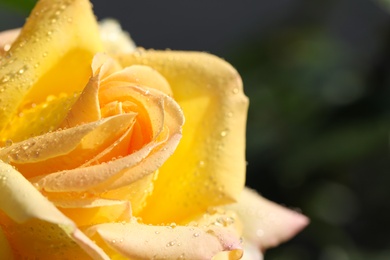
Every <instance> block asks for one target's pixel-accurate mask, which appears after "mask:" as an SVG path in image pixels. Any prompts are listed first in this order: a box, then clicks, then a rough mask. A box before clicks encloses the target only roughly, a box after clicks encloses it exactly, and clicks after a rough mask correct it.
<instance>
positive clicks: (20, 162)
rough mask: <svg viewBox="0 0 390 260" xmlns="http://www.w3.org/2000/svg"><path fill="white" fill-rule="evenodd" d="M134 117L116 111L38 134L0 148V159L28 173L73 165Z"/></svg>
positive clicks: (107, 142) (112, 137)
mask: <svg viewBox="0 0 390 260" xmlns="http://www.w3.org/2000/svg"><path fill="white" fill-rule="evenodd" d="M134 117H135V115H134V114H123V115H117V116H113V117H110V118H106V119H102V120H100V121H96V122H93V123H90V124H85V125H81V126H78V127H74V128H70V129H65V130H62V131H57V132H52V133H47V134H44V135H41V136H37V137H35V138H31V139H28V140H26V141H23V142H20V143H16V144H14V145H12V146H10V147H6V148H4V149H2V150H0V159H2V160H4V161H9V162H10V163H12V164H14V165H15V166H16V167H18V169H20V170H21V172H22V173H23V174H24V176H27V177H32V176H37V175H40V174H45V173H50V172H55V171H58V170H59V169H72V168H75V167H77V166H79V165H81V164H83V163H84V162H85V160H87V159H90V157H91V156H92V155H93V154H94V153H98V152H100V150H101V149H104V148H105V147H107V146H108V145H111V144H112V143H113V142H114V141H115V140H116V139H117V138H118V135H120V134H121V133H123V132H124V131H126V129H127V128H129V127H130V126H131V125H132V122H133V119H134ZM94 150H95V151H94Z"/></svg>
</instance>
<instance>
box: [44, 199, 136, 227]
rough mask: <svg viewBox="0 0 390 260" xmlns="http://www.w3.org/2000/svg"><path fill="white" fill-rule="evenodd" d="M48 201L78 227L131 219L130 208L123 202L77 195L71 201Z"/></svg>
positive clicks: (126, 202)
mask: <svg viewBox="0 0 390 260" xmlns="http://www.w3.org/2000/svg"><path fill="white" fill-rule="evenodd" d="M50 201H51V202H52V203H53V204H54V205H55V206H56V207H57V208H58V209H59V210H60V211H61V212H62V213H63V214H65V215H66V216H67V217H68V218H70V219H72V220H73V221H74V222H75V224H76V225H77V226H78V227H81V226H91V225H97V224H101V223H110V222H121V221H129V220H130V218H131V206H130V203H129V202H128V201H125V200H106V199H99V198H90V199H83V198H82V196H80V194H77V195H76V196H75V197H74V198H71V199H70V198H67V199H54V200H53V199H51V200H50Z"/></svg>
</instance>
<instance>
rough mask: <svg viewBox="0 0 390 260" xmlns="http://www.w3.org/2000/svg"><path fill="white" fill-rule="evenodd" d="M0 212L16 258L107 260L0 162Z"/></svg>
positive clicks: (93, 245) (16, 173)
mask: <svg viewBox="0 0 390 260" xmlns="http://www.w3.org/2000/svg"><path fill="white" fill-rule="evenodd" d="M0 209H1V211H0V219H1V221H0V225H1V227H2V228H3V231H4V232H5V235H6V237H7V240H8V242H9V243H10V246H11V248H12V251H13V254H14V257H16V258H29V257H31V255H34V256H35V257H37V258H40V259H53V258H55V257H56V256H61V255H63V254H65V255H66V256H67V257H69V258H73V259H77V258H78V259H80V258H85V257H86V256H87V254H88V255H90V256H91V257H93V258H94V259H109V258H108V257H107V255H106V254H105V253H104V252H103V251H102V250H101V249H100V248H99V247H97V246H96V245H95V244H94V243H93V242H92V241H91V240H90V239H88V238H87V237H86V236H85V235H84V234H83V233H82V232H81V231H80V230H79V229H77V227H76V226H75V224H74V223H73V222H72V221H71V220H69V219H68V218H66V217H65V216H64V215H63V214H62V213H61V212H60V211H58V209H57V208H55V207H54V206H53V204H51V203H50V202H49V201H48V200H47V199H46V198H45V197H43V196H42V195H41V194H40V193H39V192H38V191H37V190H36V189H35V188H34V187H33V186H32V185H31V183H30V182H28V181H27V180H26V179H25V178H24V177H23V176H22V175H21V174H20V173H19V172H17V171H16V170H15V169H13V168H12V166H10V165H8V164H5V163H2V162H0ZM4 214H5V215H4ZM48 245H52V246H48Z"/></svg>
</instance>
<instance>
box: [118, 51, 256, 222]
mask: <svg viewBox="0 0 390 260" xmlns="http://www.w3.org/2000/svg"><path fill="white" fill-rule="evenodd" d="M117 60H118V61H119V62H120V63H121V64H122V66H130V65H134V64H138V65H148V66H150V67H152V68H153V69H155V70H157V71H158V72H159V73H160V74H161V75H163V76H164V78H165V79H167V81H168V83H169V84H170V86H171V89H172V91H173V96H174V98H175V100H176V101H177V102H178V103H179V104H180V106H181V108H182V109H183V111H184V116H185V118H186V123H185V124H184V127H183V139H182V140H181V142H180V144H179V146H178V149H177V150H176V151H175V153H174V154H173V156H172V157H171V158H169V160H168V161H167V162H166V163H165V164H164V165H163V166H162V167H161V169H160V171H159V177H158V179H157V180H156V182H155V190H154V192H153V194H152V196H151V197H150V199H149V200H148V205H147V208H146V209H145V211H144V212H142V214H141V216H142V218H143V219H144V221H145V222H147V223H167V222H172V221H180V220H182V219H185V218H186V217H188V216H190V215H194V214H198V213H201V212H202V211H204V210H205V209H206V208H207V207H209V206H213V205H214V206H215V205H221V204H226V203H230V202H234V201H235V199H236V198H237V197H238V195H239V194H240V192H241V190H242V188H243V186H244V181H245V158H244V153H245V124H246V112H247V107H248V100H247V98H246V97H245V95H244V94H243V91H242V82H241V79H240V77H239V75H238V73H237V72H236V71H235V70H234V68H233V67H232V66H230V65H229V64H228V63H226V62H225V61H223V60H221V59H219V58H217V57H215V56H212V55H210V54H206V53H192V52H175V51H143V50H139V51H138V52H135V53H132V54H128V55H123V56H118V57H117ZM155 212H159V214H155Z"/></svg>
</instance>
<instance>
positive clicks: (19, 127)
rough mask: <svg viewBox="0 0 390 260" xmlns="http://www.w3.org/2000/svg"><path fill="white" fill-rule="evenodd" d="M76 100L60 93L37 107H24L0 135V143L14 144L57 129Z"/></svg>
mask: <svg viewBox="0 0 390 260" xmlns="http://www.w3.org/2000/svg"><path fill="white" fill-rule="evenodd" d="M76 100H77V96H75V95H73V94H72V95H68V94H65V93H62V94H60V95H59V96H56V97H55V96H49V97H48V98H47V99H46V101H45V102H42V103H40V104H38V105H37V104H32V105H31V107H30V108H27V107H25V108H24V109H23V111H22V112H20V113H19V115H18V116H16V117H13V119H12V120H11V121H10V124H9V126H8V127H7V128H6V129H4V131H3V132H2V133H1V135H0V136H1V140H0V141H1V142H2V143H3V144H4V142H5V143H7V141H8V142H10V141H12V142H14V143H16V142H20V141H23V140H26V139H28V138H31V137H34V136H38V135H42V134H45V133H47V132H51V131H53V130H55V129H57V127H58V126H59V125H60V123H61V122H62V121H63V120H64V118H65V116H66V114H67V113H68V111H69V109H70V108H71V107H72V105H73V104H74V103H75V101H76ZM26 126H28V127H26Z"/></svg>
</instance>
